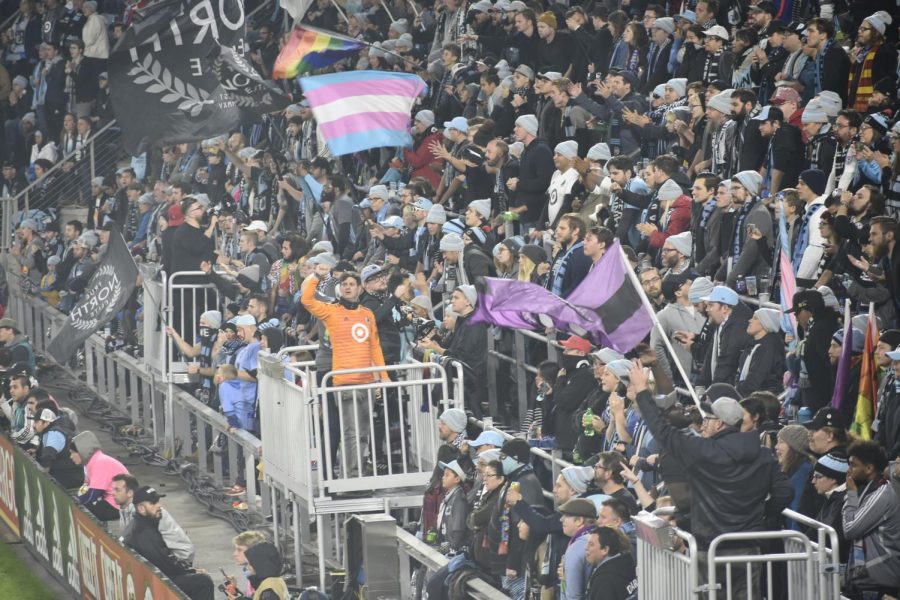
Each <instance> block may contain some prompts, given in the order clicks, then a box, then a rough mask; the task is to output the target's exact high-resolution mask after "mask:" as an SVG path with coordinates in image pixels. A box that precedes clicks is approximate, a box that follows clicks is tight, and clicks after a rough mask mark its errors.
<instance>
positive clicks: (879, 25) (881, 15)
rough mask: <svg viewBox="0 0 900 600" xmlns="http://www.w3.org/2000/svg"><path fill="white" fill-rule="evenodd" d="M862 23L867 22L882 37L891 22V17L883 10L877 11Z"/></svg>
mask: <svg viewBox="0 0 900 600" xmlns="http://www.w3.org/2000/svg"><path fill="white" fill-rule="evenodd" d="M863 20H864V21H868V22H869V24H870V25H872V27H874V28H875V30H876V31H878V33H880V34H881V35H884V32H885V31H886V30H887V26H888V25H890V24H891V23H892V22H893V19H892V18H891V15H889V14H887V13H886V12H884V11H883V10H879V11H878V12H876V13H875V14H874V15H869V16H868V17H866V18H865V19H863Z"/></svg>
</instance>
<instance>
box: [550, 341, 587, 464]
mask: <svg viewBox="0 0 900 600" xmlns="http://www.w3.org/2000/svg"><path fill="white" fill-rule="evenodd" d="M562 347H563V354H562V370H561V371H560V375H559V378H558V379H557V380H556V386H554V390H553V395H554V397H555V398H556V411H555V412H554V414H553V421H554V427H555V431H556V447H557V448H558V449H560V450H562V451H563V453H565V454H566V455H570V454H571V452H572V449H573V448H575V442H576V441H577V439H578V433H579V432H578V430H577V429H576V428H574V427H573V426H572V415H574V414H575V411H577V410H578V407H579V406H581V403H582V402H583V401H584V399H585V397H587V395H588V394H590V393H591V392H592V391H593V390H594V389H595V388H596V387H597V380H596V379H594V372H593V370H592V369H591V363H590V361H589V360H588V354H590V352H591V343H590V342H589V341H587V340H586V339H584V338H582V337H578V336H577V335H573V336H570V337H569V338H568V339H566V340H564V341H563V342H562Z"/></svg>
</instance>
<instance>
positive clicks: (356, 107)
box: [312, 96, 414, 124]
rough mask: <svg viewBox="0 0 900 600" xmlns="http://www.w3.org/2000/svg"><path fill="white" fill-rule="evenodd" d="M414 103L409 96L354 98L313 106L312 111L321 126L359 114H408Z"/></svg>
mask: <svg viewBox="0 0 900 600" xmlns="http://www.w3.org/2000/svg"><path fill="white" fill-rule="evenodd" d="M413 101H414V98H409V97H407V96H352V97H350V98H342V99H341V100H335V101H334V102H328V103H327V104H322V105H320V106H313V107H312V111H313V114H315V116H316V120H317V121H318V122H319V124H322V123H328V122H331V121H337V120H339V119H341V118H343V117H347V116H350V115H356V114H359V113H370V112H393V113H398V112H399V113H408V112H409V111H410V110H411V109H412V104H413Z"/></svg>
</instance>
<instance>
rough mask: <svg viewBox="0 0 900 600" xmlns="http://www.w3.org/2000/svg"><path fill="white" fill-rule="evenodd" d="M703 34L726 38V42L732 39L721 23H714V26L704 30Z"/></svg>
mask: <svg viewBox="0 0 900 600" xmlns="http://www.w3.org/2000/svg"><path fill="white" fill-rule="evenodd" d="M703 35H705V36H706V37H717V38H719V39H723V40H725V41H726V42H727V41H728V40H729V39H730V38H729V37H728V30H727V29H725V28H724V27H722V26H721V25H713V26H712V27H710V28H709V29H707V30H706V31H704V32H703Z"/></svg>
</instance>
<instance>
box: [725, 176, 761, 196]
mask: <svg viewBox="0 0 900 600" xmlns="http://www.w3.org/2000/svg"><path fill="white" fill-rule="evenodd" d="M731 180H732V181H737V182H738V183H740V184H741V185H742V186H744V189H745V190H747V191H748V192H750V193H751V194H753V195H754V196H756V195H757V194H759V187H760V186H761V185H762V177H761V176H760V174H759V173H758V172H756V171H741V172H740V173H736V174H735V175H733V176H732V177H731Z"/></svg>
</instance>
